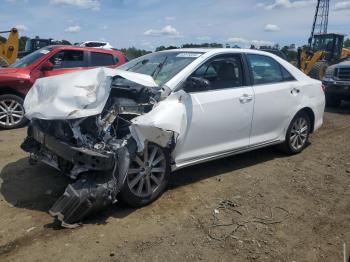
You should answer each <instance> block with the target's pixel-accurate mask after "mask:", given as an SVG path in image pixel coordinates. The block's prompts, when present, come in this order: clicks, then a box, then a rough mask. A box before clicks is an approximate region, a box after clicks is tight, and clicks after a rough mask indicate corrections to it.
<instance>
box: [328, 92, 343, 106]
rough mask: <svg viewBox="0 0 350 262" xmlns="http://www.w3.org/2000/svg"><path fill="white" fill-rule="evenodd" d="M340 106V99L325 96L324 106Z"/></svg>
mask: <svg viewBox="0 0 350 262" xmlns="http://www.w3.org/2000/svg"><path fill="white" fill-rule="evenodd" d="M340 104H341V99H340V98H339V97H337V96H334V95H326V106H329V107H338V106H340Z"/></svg>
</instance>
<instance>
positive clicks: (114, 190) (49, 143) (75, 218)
mask: <svg viewBox="0 0 350 262" xmlns="http://www.w3.org/2000/svg"><path fill="white" fill-rule="evenodd" d="M43 148H44V149H46V150H49V151H50V152H51V153H53V154H55V155H57V156H58V157H60V158H63V159H65V160H67V161H68V162H70V163H72V164H75V165H81V166H85V167H86V166H88V167H89V168H88V170H89V172H88V173H84V174H82V177H81V178H79V179H78V180H77V181H76V182H75V183H73V184H70V185H68V186H67V188H66V190H65V192H64V194H63V195H62V196H61V197H60V198H59V199H58V200H57V201H56V202H55V204H54V205H53V206H52V207H51V209H50V210H49V213H50V214H51V215H52V216H54V217H57V219H58V220H60V221H61V224H62V226H63V227H67V228H75V227H77V226H79V224H78V223H79V222H80V221H82V220H83V219H84V218H86V217H87V216H88V215H90V214H91V213H94V212H96V211H99V210H102V209H104V208H106V207H107V206H108V205H110V204H112V203H114V202H115V201H116V197H117V194H118V193H119V191H120V188H121V187H122V185H123V183H124V181H125V177H126V175H127V171H128V167H129V163H130V157H129V151H128V149H127V148H126V147H123V148H120V149H118V150H117V151H116V152H114V153H109V154H102V153H99V152H96V151H93V150H89V149H85V148H78V147H73V146H71V145H69V144H67V143H64V142H61V141H59V140H57V139H56V138H55V137H53V136H50V135H48V134H47V133H44V132H42V131H41V130H40V128H38V127H35V126H31V131H30V135H29V136H28V137H27V138H26V140H25V141H24V143H23V144H22V149H23V150H25V151H27V152H32V153H37V152H39V151H40V150H42V149H43Z"/></svg>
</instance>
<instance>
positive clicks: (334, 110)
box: [325, 101, 350, 115]
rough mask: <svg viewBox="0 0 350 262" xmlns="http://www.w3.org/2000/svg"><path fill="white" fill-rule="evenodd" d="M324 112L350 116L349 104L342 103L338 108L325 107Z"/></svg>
mask: <svg viewBox="0 0 350 262" xmlns="http://www.w3.org/2000/svg"><path fill="white" fill-rule="evenodd" d="M325 111H326V112H328V113H337V114H344V115H349V114H350V102H345V101H342V103H341V105H340V106H339V107H326V109H325Z"/></svg>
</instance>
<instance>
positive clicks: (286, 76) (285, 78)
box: [281, 66, 295, 81]
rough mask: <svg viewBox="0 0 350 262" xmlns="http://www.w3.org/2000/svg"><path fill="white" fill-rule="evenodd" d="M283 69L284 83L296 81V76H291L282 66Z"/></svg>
mask: <svg viewBox="0 0 350 262" xmlns="http://www.w3.org/2000/svg"><path fill="white" fill-rule="evenodd" d="M281 69H282V75H283V80H284V81H294V80H295V78H294V76H292V75H291V73H289V72H288V71H287V70H286V69H285V68H284V67H283V66H281Z"/></svg>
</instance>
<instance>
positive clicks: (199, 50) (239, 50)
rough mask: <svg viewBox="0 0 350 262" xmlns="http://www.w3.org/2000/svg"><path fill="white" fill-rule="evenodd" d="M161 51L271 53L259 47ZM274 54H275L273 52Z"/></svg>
mask: <svg viewBox="0 0 350 262" xmlns="http://www.w3.org/2000/svg"><path fill="white" fill-rule="evenodd" d="M160 52H187V53H192V52H193V53H196V52H197V53H211V54H221V53H246V54H264V55H269V56H270V55H271V53H269V52H266V51H261V50H258V49H245V48H178V49H170V50H164V51H160ZM272 55H273V54H272Z"/></svg>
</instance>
